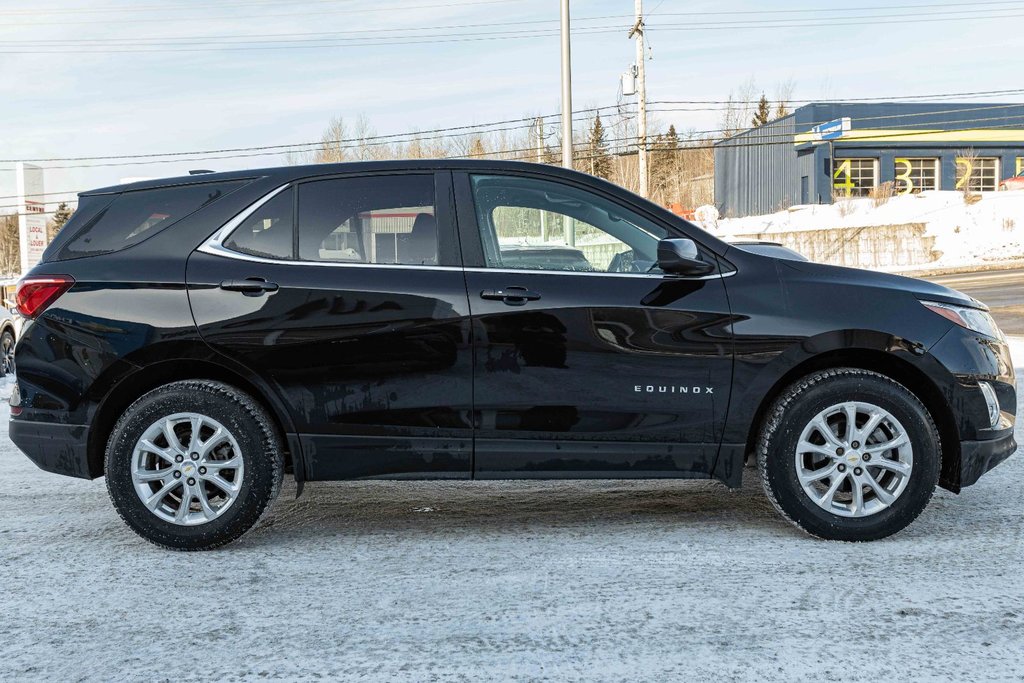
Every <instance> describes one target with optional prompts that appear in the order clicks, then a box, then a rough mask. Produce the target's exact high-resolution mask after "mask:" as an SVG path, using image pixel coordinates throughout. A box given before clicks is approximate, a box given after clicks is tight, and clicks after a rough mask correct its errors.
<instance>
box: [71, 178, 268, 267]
mask: <svg viewBox="0 0 1024 683" xmlns="http://www.w3.org/2000/svg"><path fill="white" fill-rule="evenodd" d="M246 182H248V181H246V180H238V181H231V182H222V183H198V184H195V185H179V186H176V187H161V188H156V189H152V190H135V191H131V192H123V193H121V194H120V195H118V197H117V198H116V199H115V200H114V201H113V202H111V203H110V205H109V206H107V207H106V208H104V209H103V210H102V211H100V212H99V213H98V214H97V215H96V216H95V217H93V218H92V219H91V220H90V221H88V222H87V223H86V224H85V225H84V226H83V227H82V228H81V229H80V230H78V232H77V233H76V234H75V235H74V237H72V238H71V239H70V240H69V241H68V243H67V246H65V247H64V248H63V249H62V250H61V254H60V257H61V258H65V259H67V258H77V257H81V256H93V255H96V254H106V253H110V252H113V251H119V250H121V249H125V248H127V247H130V246H132V245H134V244H138V243H139V242H141V241H142V240H144V239H146V238H148V237H152V236H153V235H155V234H156V233H158V232H160V231H161V230H164V229H166V228H168V227H170V226H171V225H173V224H174V223H177V222H178V221H179V220H181V219H182V218H185V217H186V216H188V215H189V214H192V213H194V212H196V211H198V210H199V209H201V208H203V207H204V206H208V205H210V204H212V203H213V202H215V201H217V200H218V199H220V198H221V197H224V196H225V195H227V194H229V193H230V192H232V191H234V190H236V189H238V188H239V187H241V186H242V185H244V184H245V183H246Z"/></svg>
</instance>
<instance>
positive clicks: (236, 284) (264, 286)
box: [220, 277, 278, 296]
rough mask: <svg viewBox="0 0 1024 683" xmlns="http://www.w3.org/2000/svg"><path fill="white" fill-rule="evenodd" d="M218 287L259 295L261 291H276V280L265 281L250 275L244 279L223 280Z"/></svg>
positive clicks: (248, 294)
mask: <svg viewBox="0 0 1024 683" xmlns="http://www.w3.org/2000/svg"><path fill="white" fill-rule="evenodd" d="M220 288H221V289H225V290H227V291H229V292H241V293H242V294H245V295H246V296H259V295H261V294H263V292H276V291H277V290H278V286H277V283H276V282H267V281H266V280H264V279H263V278H261V277H250V278H247V279H245V280H224V282H221V283H220Z"/></svg>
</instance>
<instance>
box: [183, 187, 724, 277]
mask: <svg viewBox="0 0 1024 683" xmlns="http://www.w3.org/2000/svg"><path fill="white" fill-rule="evenodd" d="M292 186H293V183H286V184H284V185H282V186H281V187H278V188H276V189H274V190H272V191H270V192H269V193H267V194H266V195H264V196H263V197H261V198H259V199H257V200H256V201H255V202H253V203H252V204H250V205H249V206H248V207H246V208H245V209H243V210H242V211H241V212H240V213H239V214H238V215H236V216H235V217H234V218H232V219H231V220H229V221H228V222H227V223H225V224H224V225H222V226H221V227H220V228H219V229H218V230H217V232H215V233H213V235H211V236H210V237H209V238H208V239H207V240H206V241H205V242H203V243H202V244H201V245H200V246H199V248H198V249H196V251H201V252H203V253H204V254H210V255H212V256H223V257H225V258H232V259H236V260H239V261H250V262H252V263H267V264H272V265H283V266H318V267H324V266H326V267H332V268H339V267H340V268H388V269H400V270H446V271H460V272H467V273H511V274H515V275H540V274H543V275H588V276H594V275H597V276H602V277H643V278H657V279H659V280H666V279H668V280H676V279H678V280H715V279H719V278H726V277H731V276H733V275H735V274H736V271H735V270H730V271H726V272H723V273H712V274H711V275H701V276H699V277H684V276H673V275H666V274H665V273H603V272H600V271H586V270H543V269H541V268H486V267H476V266H473V267H469V268H463V267H461V266H424V265H415V264H404V263H356V262H346V261H300V260H297V259H274V258H267V257H265V256H253V255H252V254H246V253H244V252H240V251H234V250H233V249H228V248H227V247H225V246H224V242H225V240H227V238H228V237H229V236H230V235H231V233H233V232H234V231H235V229H236V228H237V227H238V226H239V225H241V224H242V223H243V222H245V220H246V219H247V218H248V217H249V216H251V215H252V214H254V213H255V212H256V211H257V210H258V209H259V208H260V207H261V206H263V205H264V204H266V203H267V202H269V201H270V200H271V199H273V198H274V197H276V196H277V195H278V194H280V193H281V192H284V191H285V190H286V189H288V188H290V187H292Z"/></svg>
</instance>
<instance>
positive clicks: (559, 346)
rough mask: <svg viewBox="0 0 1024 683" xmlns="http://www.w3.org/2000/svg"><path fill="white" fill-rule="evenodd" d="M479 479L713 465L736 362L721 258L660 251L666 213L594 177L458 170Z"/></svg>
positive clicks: (701, 471)
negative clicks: (684, 262)
mask: <svg viewBox="0 0 1024 683" xmlns="http://www.w3.org/2000/svg"><path fill="white" fill-rule="evenodd" d="M456 188H457V191H456V196H457V200H458V214H459V227H460V234H461V237H462V246H463V252H464V256H465V258H466V265H467V268H466V281H467V285H468V290H469V303H470V309H471V311H472V314H473V322H474V359H475V385H474V396H475V403H474V405H475V414H474V418H475V421H476V426H477V431H476V460H475V462H476V465H475V475H476V476H477V477H480V478H501V477H507V476H515V477H659V476H666V477H680V476H683V477H685V476H696V477H704V476H709V475H710V474H711V471H712V469H713V467H714V464H715V458H716V456H717V452H718V447H719V443H720V441H721V438H722V430H723V424H724V419H725V416H726V409H727V406H728V402H729V393H730V389H731V386H730V384H731V377H732V341H731V334H730V320H729V307H728V302H727V300H726V295H725V287H724V285H723V281H722V278H723V272H722V270H721V267H720V266H717V260H716V259H715V256H714V255H713V254H712V253H711V252H708V251H704V252H703V256H704V258H705V259H707V260H708V261H710V262H711V263H714V264H716V272H714V273H712V274H710V275H707V276H703V277H695V278H680V277H670V276H666V275H664V274H662V273H661V272H660V271H658V268H657V266H656V265H655V261H656V252H657V243H658V240H659V239H660V238H663V237H667V236H681V237H682V236H686V235H682V234H678V233H675V232H673V231H672V230H671V228H670V226H668V225H666V224H661V223H659V222H658V221H657V220H655V219H653V218H652V217H650V216H648V215H646V214H642V213H641V212H639V211H637V210H635V209H632V208H630V207H628V206H624V205H622V204H621V203H617V202H616V201H615V200H613V199H611V198H609V197H608V196H606V195H603V194H601V193H600V192H598V191H594V190H592V189H589V188H588V187H586V186H581V185H578V184H574V183H571V182H569V181H563V180H561V179H559V180H554V179H549V178H544V177H537V176H530V175H526V174H518V175H513V174H508V175H500V174H479V175H477V174H456Z"/></svg>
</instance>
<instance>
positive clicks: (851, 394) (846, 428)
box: [757, 368, 941, 541]
mask: <svg viewBox="0 0 1024 683" xmlns="http://www.w3.org/2000/svg"><path fill="white" fill-rule="evenodd" d="M757 456H758V468H759V470H760V472H761V480H762V483H763V484H764V489H765V493H766V494H767V495H768V498H769V499H770V500H771V501H772V503H773V504H774V505H775V507H776V508H777V509H778V510H779V511H780V512H781V513H782V514H783V515H784V516H785V517H786V518H787V519H789V520H790V521H791V522H793V523H794V524H795V525H797V526H798V527H800V528H801V529H803V530H804V531H806V532H808V533H810V534H812V535H814V536H818V537H820V538H825V539H829V540H838V541H871V540H876V539H879V538H884V537H886V536H889V535H891V534H894V533H896V532H898V531H900V530H902V529H904V528H905V527H906V526H907V525H909V524H910V523H911V522H913V521H914V519H916V518H917V516H918V515H919V514H921V511H922V510H924V508H925V507H926V506H927V504H928V501H929V500H930V499H931V496H932V493H933V492H934V491H935V487H936V485H937V483H938V479H939V469H940V465H941V447H940V442H939V434H938V430H937V429H936V427H935V423H934V421H933V420H932V417H931V415H930V414H929V412H928V410H927V408H925V406H924V405H923V404H922V403H921V401H920V400H918V398H917V397H916V396H914V394H913V393H911V392H910V391H909V390H908V389H907V388H906V387H904V386H903V385H901V384H899V383H898V382H896V381H894V380H892V379H890V378H889V377H886V376H884V375H881V374H878V373H875V372H870V371H868V370H860V369H856V368H834V369H830V370H822V371H820V372H816V373H813V374H811V375H808V376H807V377H804V378H803V379H801V380H799V381H797V382H796V383H794V384H792V385H791V386H789V387H788V388H787V389H786V390H785V391H783V393H782V395H781V396H779V398H778V399H777V400H776V401H775V402H774V404H773V405H772V407H771V409H770V410H769V411H768V414H767V416H766V418H765V422H764V425H763V427H762V430H761V435H760V438H759V441H758V447H757Z"/></svg>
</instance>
